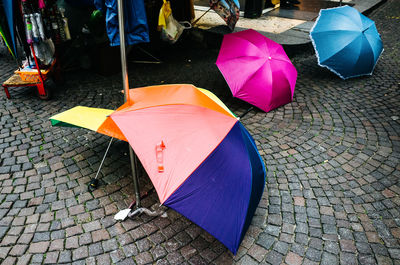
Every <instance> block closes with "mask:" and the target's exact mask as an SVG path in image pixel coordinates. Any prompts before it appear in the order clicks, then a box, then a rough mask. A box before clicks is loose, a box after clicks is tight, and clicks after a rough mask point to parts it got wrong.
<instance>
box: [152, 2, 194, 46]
mask: <svg viewBox="0 0 400 265" xmlns="http://www.w3.org/2000/svg"><path fill="white" fill-rule="evenodd" d="M163 1H164V3H163V5H162V7H161V9H160V15H159V17H158V30H159V31H161V39H162V40H163V41H166V42H169V43H171V44H173V43H175V42H176V41H177V40H178V39H179V37H180V36H181V34H182V32H183V30H184V29H190V28H192V25H191V24H190V22H188V21H182V22H178V21H177V20H176V19H175V18H174V17H173V16H172V10H171V5H170V3H169V1H166V0H163Z"/></svg>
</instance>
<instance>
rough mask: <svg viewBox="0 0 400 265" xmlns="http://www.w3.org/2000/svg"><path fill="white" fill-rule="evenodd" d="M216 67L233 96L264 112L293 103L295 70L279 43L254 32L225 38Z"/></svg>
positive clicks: (239, 33) (237, 33)
mask: <svg viewBox="0 0 400 265" xmlns="http://www.w3.org/2000/svg"><path fill="white" fill-rule="evenodd" d="M216 64H217V66H218V68H219V70H220V71H221V73H222V75H223V76H224V78H225V80H226V82H227V83H228V85H229V87H230V89H231V91H232V94H233V96H234V97H237V98H239V99H242V100H244V101H246V102H248V103H250V104H252V105H254V106H256V107H258V108H260V109H262V110H264V111H265V112H268V111H271V110H273V109H275V108H277V107H279V106H282V105H284V104H287V103H289V102H291V101H292V100H293V95H294V88H295V85H296V79H297V71H296V68H295V67H294V66H293V64H292V62H291V61H290V59H289V57H288V56H287V55H286V53H285V51H284V49H283V48H282V46H281V45H280V44H278V43H276V42H274V41H272V40H270V39H268V38H267V37H265V36H264V35H262V34H260V33H258V32H257V31H255V30H252V29H249V30H244V31H240V32H235V33H231V34H227V35H225V36H224V39H223V41H222V45H221V49H220V52H219V55H218V59H217V62H216Z"/></svg>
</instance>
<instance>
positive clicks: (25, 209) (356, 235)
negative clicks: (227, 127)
mask: <svg viewBox="0 0 400 265" xmlns="http://www.w3.org/2000/svg"><path fill="white" fill-rule="evenodd" d="M399 13H400V5H399V4H398V3H397V2H396V1H395V0H388V1H386V2H385V3H383V4H382V5H381V6H379V7H378V8H377V9H376V10H375V11H373V12H372V13H371V14H369V15H368V16H370V17H371V18H372V19H373V20H374V21H375V22H376V25H377V28H378V31H379V33H380V34H381V36H382V39H383V43H384V48H385V51H384V52H383V54H382V57H381V58H380V59H379V62H378V64H377V66H376V68H375V70H374V73H373V75H372V76H369V77H361V78H353V79H349V80H345V81H344V80H340V79H339V78H338V77H337V76H335V75H334V74H332V73H330V72H329V71H327V70H326V69H324V68H321V67H319V66H318V65H317V60H316V58H315V55H314V54H310V53H309V52H307V51H305V52H299V53H298V54H297V53H296V54H295V55H293V56H291V59H292V61H293V63H294V65H295V67H296V68H297V70H298V80H297V84H296V91H295V95H294V99H293V102H292V103H290V104H287V105H285V106H281V107H279V108H277V109H275V110H273V111H271V112H269V113H264V112H262V111H259V110H252V111H251V112H249V113H248V114H247V115H246V116H245V117H244V118H242V119H241V122H242V123H243V124H244V126H245V127H246V128H247V129H248V130H249V132H250V134H251V135H252V136H253V138H254V139H255V143H256V145H257V147H258V150H259V152H260V155H261V156H262V158H263V161H264V163H265V165H266V168H267V183H266V187H265V191H264V194H263V198H262V200H261V202H260V204H259V207H258V208H257V210H256V215H255V216H254V218H253V222H252V224H251V225H250V227H249V230H248V232H247V234H246V235H245V236H244V240H243V242H242V245H241V247H240V250H239V252H238V253H237V255H236V256H233V255H232V254H231V253H230V252H229V251H228V250H227V249H226V248H225V247H224V246H223V245H222V244H221V243H219V241H217V240H216V239H215V238H214V237H212V236H211V235H209V234H208V233H207V232H205V231H204V230H203V229H201V228H199V227H198V226H197V225H195V224H193V223H191V222H190V221H189V220H187V219H186V218H185V217H183V216H181V215H180V214H178V213H176V212H174V211H172V210H168V211H167V213H168V217H166V218H164V217H151V218H149V217H146V216H140V217H138V218H135V219H133V220H129V219H128V220H125V221H123V222H117V221H115V220H114V219H113V215H114V213H116V212H117V211H118V210H119V209H123V208H126V207H127V206H128V205H129V203H130V202H131V201H132V200H133V196H134V195H133V194H132V190H133V184H132V181H131V179H130V177H129V173H130V167H129V158H128V156H127V155H126V152H127V150H128V149H127V148H128V145H127V144H126V143H125V142H123V141H115V142H114V143H113V145H112V146H111V148H110V151H109V155H108V156H107V158H106V160H105V162H104V167H103V169H102V175H103V176H102V177H101V182H102V183H101V185H100V187H99V188H98V189H97V190H96V191H94V192H92V193H90V192H88V191H87V183H88V181H89V180H90V178H92V177H94V175H95V172H96V170H97V168H98V166H99V164H100V162H101V159H102V155H103V153H104V150H105V149H106V148H107V144H108V141H109V138H108V137H105V136H103V135H100V134H97V133H95V132H91V131H87V130H84V129H77V128H62V127H52V126H51V124H50V122H49V121H48V118H49V117H50V116H52V115H54V114H56V113H59V112H61V111H63V110H66V109H69V108H71V107H73V106H75V105H77V104H79V105H84V106H93V107H103V108H109V109H115V108H116V107H118V106H120V105H121V104H122V95H121V94H120V92H119V91H120V90H121V86H122V85H121V80H120V79H121V78H120V75H112V76H107V77H104V76H100V75H97V74H95V73H92V72H90V73H89V72H87V71H81V72H70V73H66V74H65V75H66V82H65V84H64V86H63V87H57V88H56V89H55V91H54V97H53V99H52V100H49V101H42V100H40V99H38V98H37V96H36V95H34V90H32V89H31V88H28V87H27V88H18V89H10V93H11V96H12V99H11V100H7V99H6V98H5V95H4V92H2V91H0V263H1V264H57V263H58V264H85V263H86V264H101V265H106V264H149V263H154V264H196V265H197V264H218V265H220V264H281V263H282V264H288V265H292V264H293V265H295V264H329V265H330V264H346V265H347V264H400V244H399V240H400V221H399V220H400V219H399V218H400V210H399V206H400V185H399V181H398V180H399V178H400V166H399V164H400V134H399V132H400V118H399V113H400V108H399V106H400V105H399V103H398V102H399V98H400V95H399V88H400V85H399V80H400V63H399V62H400V61H399V59H400V54H399V50H400V39H399V38H400V37H399V34H397V31H398V28H400V20H399V19H397V18H396V17H398V14H399ZM187 41H188V42H187V43H189V44H190V45H186V44H187V43H185V42H184V41H183V42H182V43H177V44H176V45H175V46H169V47H166V49H168V52H167V53H165V54H164V52H163V54H164V55H163V56H165V58H164V59H165V60H164V62H163V64H162V65H160V66H158V65H153V64H151V65H140V67H138V66H137V65H136V64H132V66H133V67H129V76H130V79H132V81H133V84H134V86H135V87H139V86H146V85H153V84H162V83H194V84H195V85H196V86H198V87H204V88H207V89H210V90H211V91H212V92H214V93H215V94H216V95H217V96H218V97H220V98H221V100H222V101H223V102H224V103H226V105H227V106H228V107H229V108H230V109H231V110H232V111H233V112H234V113H235V114H236V115H238V116H239V115H240V114H242V113H244V112H245V111H246V110H247V109H248V108H249V105H248V104H247V103H244V102H242V101H240V100H237V99H235V98H233V97H232V96H231V94H230V92H229V88H228V87H227V85H226V82H225V80H224V79H223V77H222V76H221V74H220V73H219V72H218V69H217V68H216V67H210V65H213V64H214V62H215V58H216V57H217V54H218V49H214V48H204V47H199V48H198V49H197V48H196V49H194V48H193V47H192V46H191V44H192V42H190V41H189V40H187ZM0 46H1V45H0ZM189 58H190V60H191V62H192V63H189V61H188V60H189ZM0 59H1V60H0V81H1V82H3V81H4V80H5V79H6V78H7V77H8V76H9V75H10V74H11V73H13V71H14V70H15V69H14V68H15V62H14V61H13V59H11V58H10V57H9V56H8V55H6V50H5V49H4V47H3V46H1V47H0ZM211 61H212V63H211V64H210V62H211ZM182 62H184V63H182ZM130 66H131V65H130ZM176 69H179V71H176ZM150 73H151V74H150ZM193 73H196V74H193ZM139 184H140V187H142V189H143V190H145V191H148V190H150V189H151V188H152V184H151V182H150V180H149V179H148V178H147V177H146V176H141V177H140V183H139ZM158 203H159V201H158V197H157V194H156V193H155V192H152V193H150V195H148V196H147V197H146V198H145V199H143V205H146V207H151V206H153V205H154V206H156V205H157V204H158Z"/></svg>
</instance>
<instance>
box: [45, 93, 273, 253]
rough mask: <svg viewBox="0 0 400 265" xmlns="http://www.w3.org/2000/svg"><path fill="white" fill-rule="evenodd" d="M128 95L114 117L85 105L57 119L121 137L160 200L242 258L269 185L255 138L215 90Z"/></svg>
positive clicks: (60, 122)
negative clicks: (245, 240) (241, 247)
mask: <svg viewBox="0 0 400 265" xmlns="http://www.w3.org/2000/svg"><path fill="white" fill-rule="evenodd" d="M129 96H130V101H128V103H125V104H124V105H123V106H121V107H120V108H119V109H118V110H117V111H114V112H113V111H110V110H108V111H107V110H96V109H95V110H93V109H89V112H90V113H89V112H87V111H86V110H88V109H86V108H82V107H79V108H74V109H71V110H69V111H66V112H63V113H60V114H58V115H56V116H53V117H51V118H50V119H51V120H52V123H53V124H57V123H59V125H65V124H73V125H75V126H81V127H85V128H88V129H92V130H95V131H98V132H102V133H105V134H107V135H113V136H117V138H118V136H120V135H119V134H120V133H121V134H122V135H123V136H124V137H126V139H127V140H128V141H129V144H130V145H131V146H132V148H133V149H134V151H135V153H136V154H137V156H138V158H139V159H140V161H141V162H142V165H143V167H144V168H145V170H146V171H147V173H148V175H149V177H150V179H151V181H152V183H153V185H154V187H155V189H156V191H157V194H158V197H159V199H160V202H161V203H162V204H164V205H166V206H168V207H170V208H172V209H174V210H176V211H177V212H179V213H181V214H182V215H184V216H186V217H187V218H188V219H190V220H192V221H193V222H194V223H196V224H198V225H199V226H200V227H202V228H204V229H205V230H206V231H208V232H209V233H210V234H211V235H213V236H214V237H216V238H217V239H218V240H219V241H221V242H222V243H223V244H224V245H225V246H227V247H228V249H230V250H231V251H232V252H233V253H234V254H235V253H236V252H237V250H238V248H239V245H240V242H241V241H242V239H243V237H244V234H245V233H246V231H247V229H248V227H249V225H250V222H251V219H252V217H253V215H254V212H255V210H256V207H257V205H258V203H259V201H260V199H261V195H262V192H263V189H264V185H265V167H264V164H263V161H262V159H261V157H260V155H259V154H258V151H257V148H256V145H255V143H254V140H253V139H252V138H251V136H250V134H249V133H248V132H247V130H246V129H245V128H244V127H243V125H242V124H241V123H240V122H239V121H238V119H237V118H236V117H235V116H234V115H233V114H232V113H231V112H230V111H229V109H228V108H227V107H226V106H225V105H224V104H223V103H222V102H221V101H220V100H219V99H218V98H217V97H216V96H215V95H214V94H212V93H211V92H210V91H208V90H204V89H200V88H196V87H194V86H192V85H163V86H150V87H142V88H135V89H131V90H130V93H129ZM132 102H133V103H132ZM72 112H74V113H75V114H74V115H72V116H76V118H78V117H80V118H79V119H75V118H74V117H72V116H71V113H72ZM111 112H112V113H111ZM110 113H111V114H110ZM76 114H77V115H76ZM94 116H95V117H97V118H90V120H91V121H92V122H91V123H90V124H86V120H87V118H88V117H94ZM107 116H108V117H107ZM82 117H86V118H84V119H82ZM106 123H109V124H111V125H112V126H108V125H106ZM115 128H118V132H116V131H115ZM120 139H121V138H120Z"/></svg>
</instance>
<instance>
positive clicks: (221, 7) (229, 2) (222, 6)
mask: <svg viewBox="0 0 400 265" xmlns="http://www.w3.org/2000/svg"><path fill="white" fill-rule="evenodd" d="M210 7H211V9H213V10H214V11H215V12H216V13H217V14H218V15H219V16H220V17H222V19H223V20H224V21H225V22H226V24H227V25H228V27H229V28H230V29H231V30H233V29H234V28H235V25H236V22H237V21H238V20H239V9H240V4H239V1H238V0H210Z"/></svg>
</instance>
